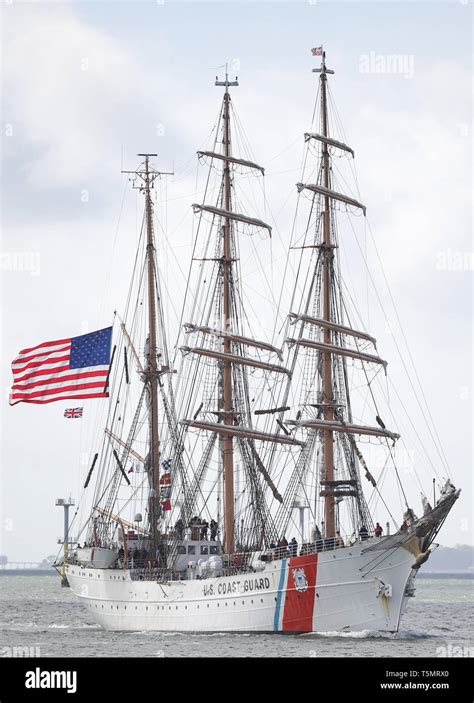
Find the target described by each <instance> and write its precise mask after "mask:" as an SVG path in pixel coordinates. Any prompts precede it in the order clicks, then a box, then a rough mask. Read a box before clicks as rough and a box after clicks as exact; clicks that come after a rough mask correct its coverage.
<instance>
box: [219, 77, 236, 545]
mask: <svg viewBox="0 0 474 703" xmlns="http://www.w3.org/2000/svg"><path fill="white" fill-rule="evenodd" d="M215 85H217V86H224V87H225V93H224V98H223V123H224V124H223V127H224V135H223V140H224V172H223V200H224V203H223V205H224V210H226V211H227V212H231V208H232V201H231V194H230V189H231V180H230V161H229V158H230V157H231V147H230V115H229V106H230V94H229V87H230V86H238V85H239V83H238V81H237V80H235V81H229V77H228V74H227V68H226V74H225V81H218V80H216V82H215ZM222 267H223V277H222V279H223V284H222V285H223V307H222V329H223V331H224V332H227V333H229V334H230V333H231V332H232V310H231V308H232V300H231V285H232V252H231V224H230V217H229V216H226V217H225V218H224V225H223V247H222ZM223 341H224V344H223V347H224V353H225V354H230V353H231V340H230V338H229V337H228V336H225V337H224V340H223ZM222 406H223V408H222V409H223V413H224V425H233V424H234V415H233V402H232V364H231V362H230V361H229V360H225V361H224V363H223V372H222ZM222 463H223V469H224V514H225V532H224V551H225V552H226V553H227V554H232V552H233V551H234V438H233V436H232V435H231V434H224V435H223V437H222Z"/></svg>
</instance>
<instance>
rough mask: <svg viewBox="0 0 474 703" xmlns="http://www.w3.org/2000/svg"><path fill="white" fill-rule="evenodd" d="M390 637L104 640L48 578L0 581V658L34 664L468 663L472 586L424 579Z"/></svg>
mask: <svg viewBox="0 0 474 703" xmlns="http://www.w3.org/2000/svg"><path fill="white" fill-rule="evenodd" d="M416 585H417V591H416V596H415V598H411V599H410V603H409V606H408V610H407V612H406V613H405V616H404V618H403V620H402V625H401V629H400V632H399V633H398V634H397V635H390V636H387V635H383V634H381V633H378V632H370V631H363V632H350V633H342V634H337V633H334V632H327V633H323V634H318V635H315V634H307V635H289V634H287V635H277V634H275V635H269V634H219V633H216V634H193V635H190V634H187V633H186V634H179V633H159V632H136V633H117V632H107V631H105V630H103V629H102V628H101V627H99V626H98V625H96V624H95V623H94V622H93V620H91V618H90V616H89V613H88V612H87V611H86V609H85V608H84V607H83V606H82V605H81V603H80V602H79V601H78V600H77V599H76V598H75V596H74V595H73V594H72V593H71V591H70V590H69V589H68V588H61V587H60V584H59V577H57V578H56V577H54V576H24V575H1V576H0V656H3V657H5V656H15V651H18V650H15V648H18V647H21V648H24V647H28V648H29V653H30V655H31V656H42V657H53V656H58V657H90V656H101V657H123V656H128V657H130V656H137V657H208V656H218V657H239V656H244V657H262V656H268V657H308V656H309V657H437V656H474V637H473V633H474V612H473V607H472V606H473V602H474V579H473V578H470V577H460V576H456V575H449V576H427V577H423V578H418V579H417V581H416Z"/></svg>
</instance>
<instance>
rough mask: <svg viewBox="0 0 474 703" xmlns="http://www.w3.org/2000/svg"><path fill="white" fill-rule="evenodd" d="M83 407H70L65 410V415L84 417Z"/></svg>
mask: <svg viewBox="0 0 474 703" xmlns="http://www.w3.org/2000/svg"><path fill="white" fill-rule="evenodd" d="M82 410H83V409H82V408H68V409H67V410H65V411H64V417H69V418H76V417H82Z"/></svg>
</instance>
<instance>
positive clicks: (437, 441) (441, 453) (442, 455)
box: [367, 222, 450, 476]
mask: <svg viewBox="0 0 474 703" xmlns="http://www.w3.org/2000/svg"><path fill="white" fill-rule="evenodd" d="M367 226H368V229H369V233H370V238H371V239H372V243H373V245H374V249H375V253H376V255H377V259H378V262H379V266H380V269H381V271H382V274H383V277H384V280H385V284H386V286H387V290H388V293H389V296H390V300H391V303H392V306H393V309H394V311H395V316H396V318H397V322H398V326H399V328H400V331H401V333H402V337H403V341H404V343H405V347H406V350H407V352H408V356H409V359H410V362H411V365H412V368H413V371H414V373H415V378H416V380H417V382H418V386H419V389H420V391H421V396H422V398H423V400H424V403H425V406H426V410H427V412H428V417H429V419H430V420H431V425H432V428H433V430H434V433H435V435H436V437H434V436H433V432H432V430H431V427H430V425H429V423H428V422H427V421H426V419H425V422H426V425H427V427H428V431H429V433H430V436H431V438H432V439H433V442H434V444H435V447H436V449H437V452H438V456H439V457H440V459H441V461H442V462H443V461H444V465H445V468H446V470H447V471H448V476H450V467H449V463H448V460H447V458H446V454H445V452H444V449H443V446H442V444H441V440H440V438H439V433H438V431H437V429H436V425H435V422H434V420H433V416H432V414H431V411H430V408H429V405H428V401H427V399H426V396H425V393H424V390H423V386H422V384H421V381H420V377H419V375H418V372H417V369H416V366H415V362H414V360H413V356H412V354H411V351H410V347H409V346H408V341H407V338H406V335H405V332H404V329H403V326H402V323H401V320H400V316H399V314H398V310H397V307H396V305H395V300H394V298H393V295H392V291H391V288H390V284H389V282H388V278H387V275H386V273H385V269H384V267H383V264H382V260H381V258H380V254H379V250H378V247H377V244H376V242H375V238H374V235H373V232H372V228H371V226H370V223H369V222H367ZM407 375H408V372H407ZM409 380H410V385H412V383H411V379H410V378H409ZM416 397H417V396H416ZM418 405H419V407H420V410H421V411H422V414H423V410H422V408H421V404H420V403H419V401H418ZM423 417H424V415H423ZM438 445H439V446H438Z"/></svg>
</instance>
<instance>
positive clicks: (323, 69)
mask: <svg viewBox="0 0 474 703" xmlns="http://www.w3.org/2000/svg"><path fill="white" fill-rule="evenodd" d="M313 73H324V74H326V73H334V71H333V70H332V69H330V68H327V67H326V52H325V51H323V53H322V56H321V68H313Z"/></svg>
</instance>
